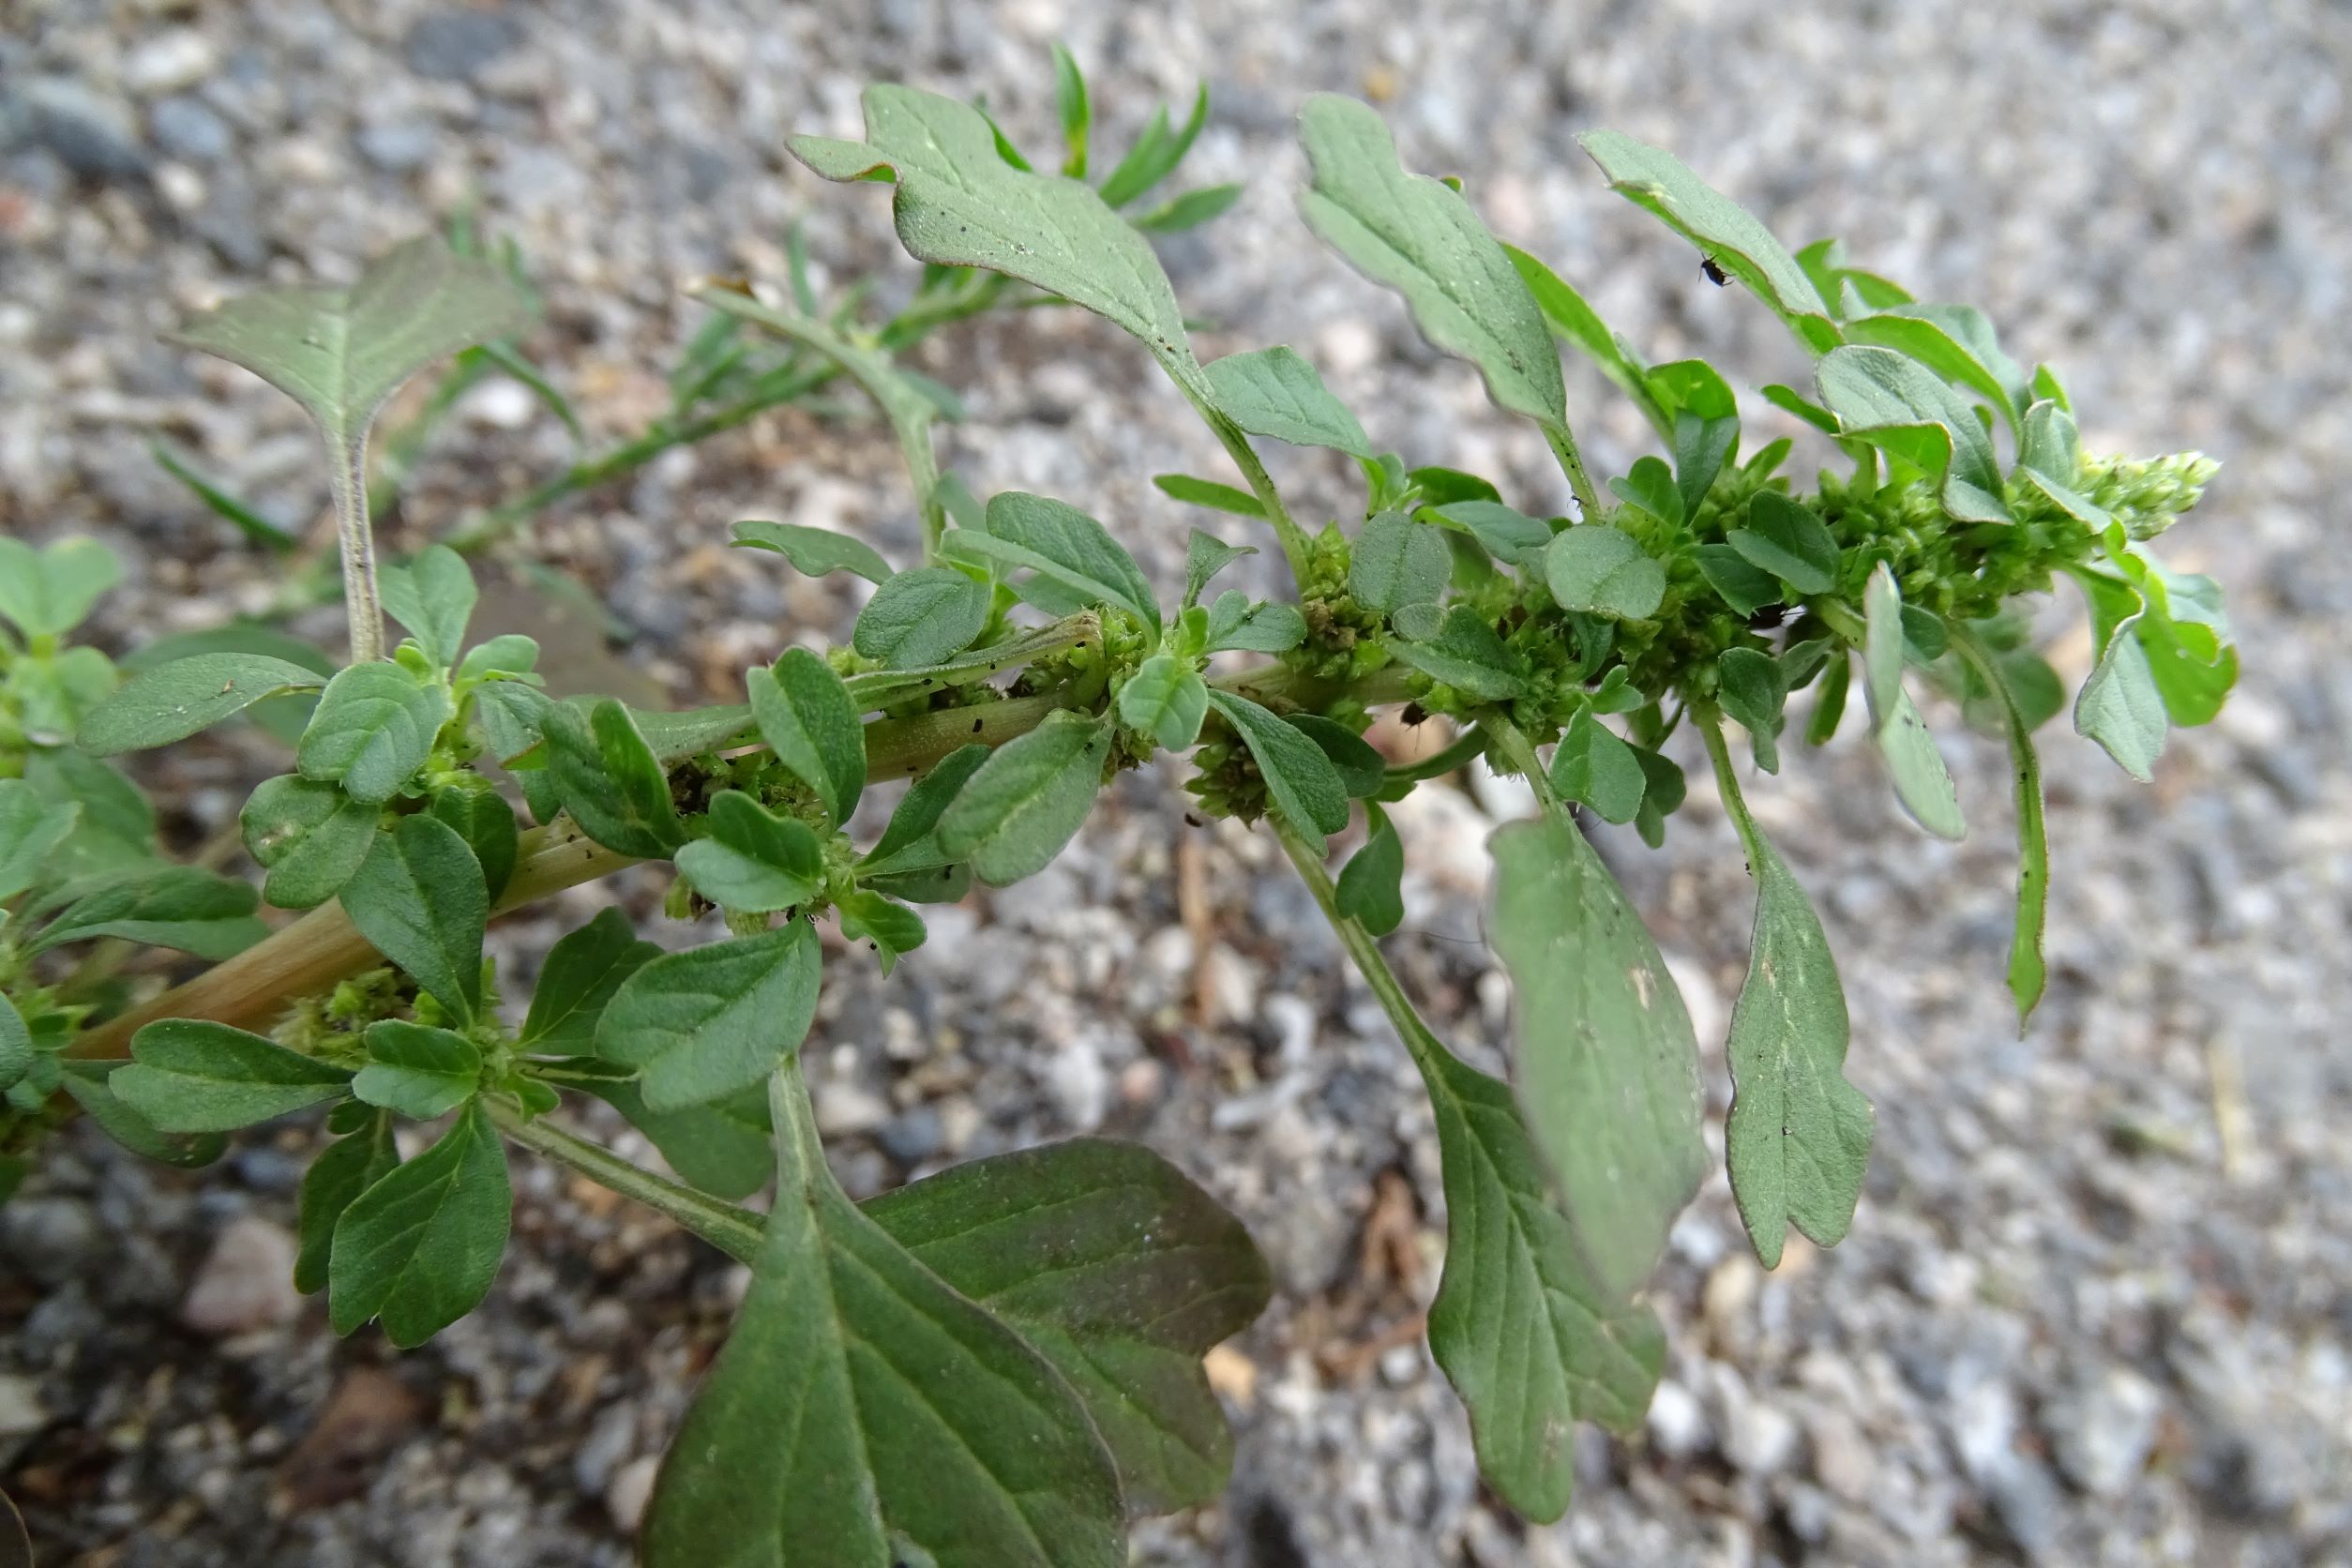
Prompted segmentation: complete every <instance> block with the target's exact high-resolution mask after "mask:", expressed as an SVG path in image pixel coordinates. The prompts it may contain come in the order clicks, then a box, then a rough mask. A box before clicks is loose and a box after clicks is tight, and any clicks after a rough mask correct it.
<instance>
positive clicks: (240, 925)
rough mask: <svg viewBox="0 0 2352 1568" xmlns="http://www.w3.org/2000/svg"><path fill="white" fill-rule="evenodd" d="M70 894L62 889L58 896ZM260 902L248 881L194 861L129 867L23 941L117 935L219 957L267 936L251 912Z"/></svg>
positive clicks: (40, 944)
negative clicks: (211, 870) (182, 864)
mask: <svg viewBox="0 0 2352 1568" xmlns="http://www.w3.org/2000/svg"><path fill="white" fill-rule="evenodd" d="M74 885H75V886H79V885H83V884H74ZM68 891H69V890H68ZM65 896H67V893H66V892H64V891H61V893H60V894H59V895H58V897H65ZM256 902H257V900H256V898H255V897H254V895H253V889H252V888H251V887H249V886H248V885H247V884H246V883H244V882H233V881H231V880H230V879H228V878H226V877H221V876H217V875H215V874H214V873H212V872H210V871H206V870H203V869H201V868H199V867H194V866H164V867H155V868H153V869H149V870H142V871H131V872H128V873H125V874H122V875H117V876H112V877H109V878H106V879H104V880H101V881H99V882H98V883H97V885H95V886H93V887H92V888H91V889H90V891H89V892H87V893H85V894H83V895H82V896H81V897H76V898H74V899H73V900H72V901H71V902H70V903H68V904H67V905H66V907H65V909H64V910H63V911H62V912H60V913H59V914H58V915H57V916H56V918H55V919H54V920H53V921H51V922H50V924H49V926H48V927H46V928H44V929H43V930H41V932H40V933H39V935H38V936H37V937H35V938H34V939H33V940H32V941H31V942H27V943H25V944H24V951H25V953H27V954H28V955H29V954H34V953H42V952H46V951H48V950H49V949H50V948H52V947H59V946H63V945H64V944H65V943H67V942H89V941H92V940H94V939H96V938H98V937H118V938H120V939H121V940H123V941H125V942H143V943H145V944H146V945H148V946H150V947H169V948H172V949H174V950H175V951H177V952H181V953H192V954H194V955H195V956H196V957H200V958H208V959H211V960H213V961H215V962H218V961H219V960H220V959H222V958H227V957H234V955H236V954H238V953H242V952H244V951H245V950H246V949H247V948H249V947H250V946H252V945H253V944H254V943H255V942H259V941H260V940H261V939H262V938H263V937H264V936H266V935H268V934H269V928H268V927H266V926H264V925H263V924H262V923H261V922H260V921H259V920H256V919H255V918H253V907H254V904H255V903H256Z"/></svg>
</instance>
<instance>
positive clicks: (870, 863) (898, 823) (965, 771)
mask: <svg viewBox="0 0 2352 1568" xmlns="http://www.w3.org/2000/svg"><path fill="white" fill-rule="evenodd" d="M989 755H990V753H989V751H988V747H987V746H981V745H979V744H977V743H976V742H975V743H974V744H972V745H970V746H957V748H956V749H955V750H953V751H951V752H949V753H948V754H947V755H946V756H944V757H942V758H941V759H940V760H939V761H938V762H937V763H936V764H934V765H933V766H932V768H931V771H930V772H928V773H927V774H925V775H924V776H922V777H920V778H918V779H916V780H915V781H914V783H913V785H912V787H911V788H910V789H909V790H908V791H907V792H906V794H905V795H903V796H902V797H900V799H899V801H898V809H897V810H896V811H894V812H892V813H891V814H890V822H889V823H888V825H886V826H885V827H883V829H882V837H880V838H877V839H876V840H874V847H873V848H872V849H870V850H868V851H867V852H866V856H865V859H864V860H863V861H861V862H860V863H859V869H860V872H861V873H862V874H863V875H867V876H875V875H892V874H897V873H901V872H907V871H925V870H929V869H930V868H931V867H935V866H944V865H946V864H948V863H949V862H950V861H951V860H953V859H954V858H955V857H954V856H952V855H950V854H949V853H948V852H946V851H945V850H943V849H942V848H941V847H940V843H939V834H938V831H937V830H938V828H939V821H940V818H941V817H942V816H944V815H945V814H946V811H947V807H949V806H950V805H951V804H953V803H954V801H955V799H956V797H957V795H958V794H960V793H961V792H963V787H964V785H965V784H966V783H968V782H969V781H970V780H971V778H972V775H973V774H975V773H977V772H979V771H980V768H981V766H982V764H984V763H985V762H987V761H988V757H989Z"/></svg>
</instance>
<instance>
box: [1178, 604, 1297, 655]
mask: <svg viewBox="0 0 2352 1568" xmlns="http://www.w3.org/2000/svg"><path fill="white" fill-rule="evenodd" d="M1304 641H1306V617H1305V616H1304V615H1303V614H1301V613H1300V612H1299V609H1298V606H1296V605H1289V604H1277V603H1273V602H1268V603H1265V604H1251V603H1250V602H1249V597H1248V596H1247V595H1245V594H1244V593H1243V592H1242V591H1241V590H1240V589H1238V588H1229V589H1227V590H1226V591H1225V592H1224V593H1222V594H1219V595H1218V596H1217V602H1216V603H1215V604H1214V605H1211V606H1210V607H1209V626H1208V641H1207V642H1206V643H1205V644H1204V645H1203V646H1202V649H1201V651H1202V652H1203V653H1211V654H1221V653H1224V652H1226V651H1228V650H1229V649H1237V650H1241V651H1243V652H1246V653H1255V654H1280V653H1287V652H1288V651H1289V650H1290V649H1292V648H1295V647H1297V646H1298V645H1299V644H1300V643H1302V642H1304Z"/></svg>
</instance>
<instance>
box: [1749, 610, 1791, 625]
mask: <svg viewBox="0 0 2352 1568" xmlns="http://www.w3.org/2000/svg"><path fill="white" fill-rule="evenodd" d="M1787 619H1788V607H1787V605H1785V604H1768V605H1766V606H1765V607H1764V608H1763V609H1761V610H1759V611H1756V613H1754V614H1753V615H1750V616H1749V617H1748V630H1750V631H1771V630H1772V628H1773V627H1774V626H1779V625H1780V624H1781V623H1782V622H1783V621H1786V620H1787Z"/></svg>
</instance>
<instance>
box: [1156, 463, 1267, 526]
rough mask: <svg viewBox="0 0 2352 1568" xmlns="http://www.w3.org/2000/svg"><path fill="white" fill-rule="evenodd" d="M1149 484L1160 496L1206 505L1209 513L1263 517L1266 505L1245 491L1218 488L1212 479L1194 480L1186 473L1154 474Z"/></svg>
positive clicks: (1228, 487)
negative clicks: (1154, 487) (1156, 488)
mask: <svg viewBox="0 0 2352 1568" xmlns="http://www.w3.org/2000/svg"><path fill="white" fill-rule="evenodd" d="M1152 483H1153V485H1154V486H1156V487H1158V489H1159V491H1160V493H1161V494H1162V495H1165V496H1167V497H1168V499H1170V500H1172V501H1182V502H1184V503H1185V504H1186V505H1193V506H1206V507H1208V508H1209V509H1211V510H1212V511H1218V512H1230V513H1232V514H1233V515H1234V516H1235V517H1237V518H1257V519H1259V520H1260V521H1262V520H1264V519H1265V516H1266V504H1265V503H1264V502H1262V501H1260V500H1259V499H1258V498H1257V497H1256V496H1254V495H1252V494H1250V493H1249V491H1247V490H1236V489H1235V488H1234V487H1232V486H1231V485H1220V484H1218V483H1217V482H1216V481H1215V480H1214V479H1196V478H1194V477H1193V476H1192V475H1189V474H1154V475H1152Z"/></svg>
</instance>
